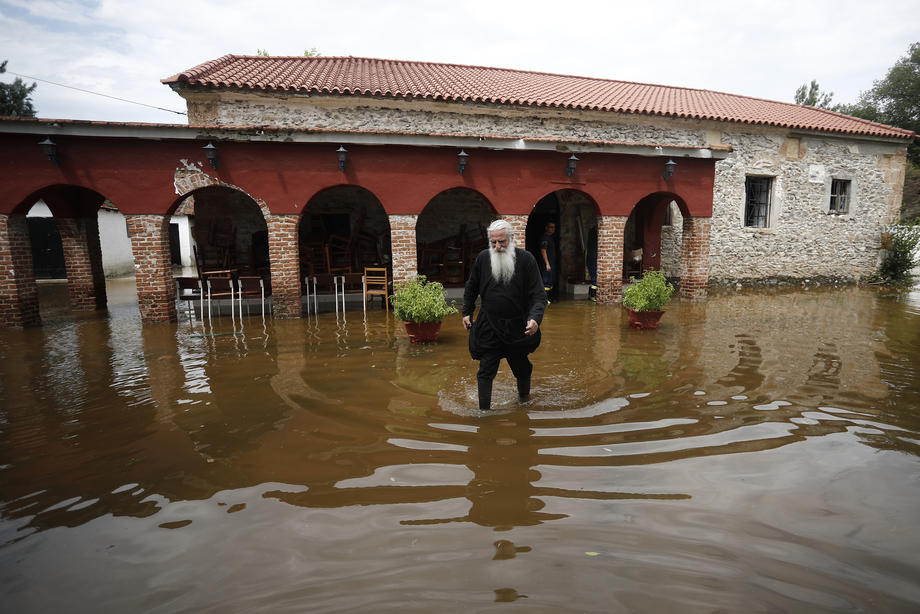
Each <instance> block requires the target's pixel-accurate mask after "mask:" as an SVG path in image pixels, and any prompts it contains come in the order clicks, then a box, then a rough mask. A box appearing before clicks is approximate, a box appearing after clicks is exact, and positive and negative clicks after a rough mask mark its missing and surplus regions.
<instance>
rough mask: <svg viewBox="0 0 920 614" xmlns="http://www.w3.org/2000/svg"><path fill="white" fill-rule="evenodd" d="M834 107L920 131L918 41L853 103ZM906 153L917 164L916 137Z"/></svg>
mask: <svg viewBox="0 0 920 614" xmlns="http://www.w3.org/2000/svg"><path fill="white" fill-rule="evenodd" d="M835 110H837V111H840V112H841V113H846V114H847V115H853V116H854V117H861V118H863V119H868V120H870V121H874V122H881V123H883V124H889V125H892V126H897V127H899V128H907V129H908V130H913V131H914V132H917V133H920V42H917V43H913V44H912V45H911V46H910V49H909V50H908V53H907V55H905V56H904V57H902V58H900V59H899V60H898V61H897V62H895V64H894V66H892V67H891V68H890V69H889V70H888V74H887V75H885V78H884V79H879V80H878V81H876V82H874V83H873V84H872V89H870V90H869V91H867V92H862V93H861V94H860V95H859V100H857V101H856V103H855V104H852V105H840V106H839V107H837V108H835ZM907 157H908V159H910V161H911V162H913V163H914V164H916V165H920V143H918V141H917V139H914V140H913V141H912V142H911V144H910V145H909V146H908V148H907Z"/></svg>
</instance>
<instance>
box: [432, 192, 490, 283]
mask: <svg viewBox="0 0 920 614" xmlns="http://www.w3.org/2000/svg"><path fill="white" fill-rule="evenodd" d="M498 217H499V216H498V213H497V211H496V210H495V206H494V205H493V204H492V202H491V201H490V200H489V199H488V198H487V197H486V196H485V195H484V194H482V193H481V192H480V191H478V190H475V189H472V188H468V187H463V186H456V187H452V188H448V189H445V190H442V191H440V192H438V193H437V194H435V195H434V196H433V197H432V198H431V199H430V200H429V201H428V202H427V203H426V205H425V207H424V208H423V209H422V211H421V213H420V214H419V216H418V219H417V221H416V224H415V242H416V245H417V247H418V250H417V254H416V258H417V265H418V272H419V273H420V274H423V275H425V276H427V277H428V278H429V279H431V280H433V281H439V282H441V283H444V284H445V285H460V284H462V283H463V282H464V281H465V280H466V278H467V277H468V276H469V273H470V267H471V266H472V263H473V260H474V259H475V257H476V254H478V253H479V252H480V251H481V250H483V249H485V248H486V247H487V246H488V235H487V233H486V228H487V227H488V226H489V224H490V223H492V222H493V221H494V220H495V219H497V218H498Z"/></svg>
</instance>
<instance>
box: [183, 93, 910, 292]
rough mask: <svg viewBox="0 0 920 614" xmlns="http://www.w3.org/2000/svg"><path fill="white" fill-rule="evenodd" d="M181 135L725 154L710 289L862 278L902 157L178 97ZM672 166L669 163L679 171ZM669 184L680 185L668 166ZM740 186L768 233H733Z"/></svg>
mask: <svg viewBox="0 0 920 614" xmlns="http://www.w3.org/2000/svg"><path fill="white" fill-rule="evenodd" d="M186 97H187V100H188V102H189V121H190V123H193V124H195V123H202V124H214V123H219V124H226V125H245V124H254V125H274V126H281V127H291V128H311V129H319V130H323V129H330V130H333V129H334V130H355V131H388V132H400V133H407V134H445V135H449V134H455V135H463V136H471V135H479V136H491V137H512V138H533V137H557V138H561V139H565V140H569V141H578V140H589V139H599V140H610V141H619V142H624V143H642V144H646V145H662V146H665V147H667V146H669V145H673V146H694V147H706V146H710V145H716V144H719V145H730V146H731V147H732V152H731V153H730V154H729V155H728V156H727V157H726V158H725V159H724V160H721V161H719V162H718V163H717V164H716V176H715V189H714V194H713V218H712V226H711V243H710V263H709V274H710V279H711V281H714V282H730V281H744V280H758V279H768V278H784V277H787V278H796V279H807V278H822V277H832V278H843V279H850V280H855V279H858V278H859V277H861V276H863V275H867V274H870V273H872V272H873V271H874V270H875V269H876V266H877V263H878V257H879V239H880V233H881V229H882V228H883V227H884V226H885V225H887V224H889V223H891V222H893V221H894V220H896V219H897V211H898V206H899V205H900V201H901V193H902V187H903V181H904V163H905V155H904V152H905V145H904V144H903V143H902V142H894V141H889V142H886V141H872V140H868V139H858V138H849V137H845V136H831V135H820V134H810V133H809V134H805V133H793V132H792V131H790V130H787V129H783V128H773V127H758V126H748V125H742V124H731V123H726V122H714V121H704V120H692V119H671V118H661V117H645V116H637V115H617V114H612V113H604V112H599V111H575V110H559V109H541V108H526V107H515V106H511V105H508V106H498V105H483V104H457V103H447V102H431V101H420V100H411V101H404V100H380V99H373V98H365V97H337V96H303V95H294V96H290V95H287V96H285V97H283V98H282V97H276V96H273V95H269V94H251V93H241V92H236V93H235V92H222V93H207V94H201V93H186ZM678 162H679V160H678ZM677 173H680V167H679V166H678V169H677ZM747 175H761V176H770V177H773V178H774V179H773V194H772V198H773V204H772V213H771V224H770V227H769V228H757V229H755V228H746V227H745V226H744V197H745V194H744V189H745V177H746V176H747ZM833 178H844V179H850V180H851V181H852V202H851V207H850V210H849V212H848V213H847V214H846V215H836V214H831V213H828V211H827V201H828V198H829V186H830V181H831V179H833ZM675 218H676V219H675V220H674V224H673V225H672V227H671V229H669V230H666V232H664V233H663V241H664V243H665V244H664V245H662V253H663V254H665V257H664V259H663V261H662V266H663V268H665V269H666V270H667V271H668V272H669V273H670V272H673V271H676V270H678V269H679V268H680V263H679V262H677V261H676V259H677V258H679V257H678V256H677V254H679V252H680V241H681V237H680V228H681V223H682V222H681V220H680V219H679V216H675Z"/></svg>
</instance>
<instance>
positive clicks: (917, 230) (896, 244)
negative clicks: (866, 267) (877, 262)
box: [877, 223, 920, 284]
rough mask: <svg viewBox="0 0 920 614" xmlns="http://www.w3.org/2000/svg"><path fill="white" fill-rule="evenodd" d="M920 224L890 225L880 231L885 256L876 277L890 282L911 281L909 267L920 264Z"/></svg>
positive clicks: (902, 282)
mask: <svg viewBox="0 0 920 614" xmlns="http://www.w3.org/2000/svg"><path fill="white" fill-rule="evenodd" d="M918 247H920V224H916V223H915V224H900V225H897V226H890V227H889V228H888V229H887V230H886V231H885V232H883V233H882V248H883V249H884V250H885V256H884V258H882V264H881V266H879V270H878V276H877V279H878V280H879V281H883V282H887V283H892V284H907V283H910V282H911V274H910V272H911V269H913V268H914V267H915V266H917V264H920V250H918Z"/></svg>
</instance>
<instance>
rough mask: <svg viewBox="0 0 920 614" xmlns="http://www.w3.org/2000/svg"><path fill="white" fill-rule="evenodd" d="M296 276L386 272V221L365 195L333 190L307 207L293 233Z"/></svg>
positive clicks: (342, 188)
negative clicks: (297, 250)
mask: <svg viewBox="0 0 920 614" xmlns="http://www.w3.org/2000/svg"><path fill="white" fill-rule="evenodd" d="M299 245H300V271H301V276H312V275H316V274H323V273H336V274H344V273H359V272H363V271H364V268H365V267H390V265H391V262H392V255H391V247H390V220H389V218H388V217H387V214H386V211H385V210H384V208H383V205H382V204H381V203H380V201H379V200H378V199H377V197H376V196H374V194H373V193H372V192H370V191H369V190H366V189H364V188H362V187H359V186H339V187H335V188H329V189H327V190H323V191H322V192H320V193H318V194H316V195H315V196H314V197H313V198H311V199H310V202H308V203H307V206H306V208H305V209H304V213H303V218H302V219H301V222H300V229H299Z"/></svg>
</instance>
